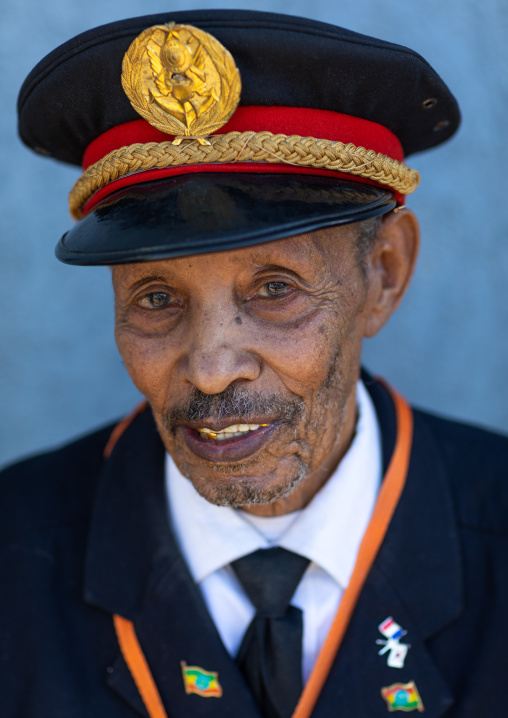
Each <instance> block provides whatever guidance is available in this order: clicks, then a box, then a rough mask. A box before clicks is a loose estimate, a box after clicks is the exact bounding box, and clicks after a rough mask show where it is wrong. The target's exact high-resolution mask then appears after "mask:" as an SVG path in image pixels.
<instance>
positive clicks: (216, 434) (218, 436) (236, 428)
mask: <svg viewBox="0 0 508 718" xmlns="http://www.w3.org/2000/svg"><path fill="white" fill-rule="evenodd" d="M260 426H268V424H232V425H231V426H226V428H225V429H221V430H220V431H214V430H213V429H208V428H207V427H203V428H202V429H198V431H199V433H200V434H201V435H202V436H203V435H205V436H206V437H207V438H208V439H215V440H216V441H223V440H224V439H233V438H235V437H237V436H243V434H246V433H247V432H248V431H256V429H259V427H260Z"/></svg>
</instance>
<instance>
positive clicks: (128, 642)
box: [113, 614, 168, 718]
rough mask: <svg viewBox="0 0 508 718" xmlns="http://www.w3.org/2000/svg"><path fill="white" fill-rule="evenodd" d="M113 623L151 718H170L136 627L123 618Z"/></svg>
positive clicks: (115, 619) (117, 617)
mask: <svg viewBox="0 0 508 718" xmlns="http://www.w3.org/2000/svg"><path fill="white" fill-rule="evenodd" d="M113 621H114V624H115V631H116V635H117V638H118V643H119V644H120V648H121V651H122V654H123V657H124V659H125V662H126V663H127V666H128V668H129V671H130V672H131V675H132V677H133V679H134V682H135V684H136V687H137V689H138V691H139V694H140V696H141V698H142V699H143V703H144V704H145V707H146V710H147V711H148V715H149V716H150V718H168V714H167V713H166V711H165V710H164V706H163V705H162V701H161V697H160V695H159V691H158V690H157V686H156V685H155V681H154V679H153V676H152V672H151V671H150V668H149V666H148V663H147V662H146V658H145V655H144V653H143V651H142V649H141V646H140V645H139V641H138V638H137V636H136V631H135V630H134V625H133V623H132V622H131V621H128V620H127V619H126V618H122V616H118V615H116V614H115V615H114V616H113Z"/></svg>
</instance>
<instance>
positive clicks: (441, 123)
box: [433, 120, 450, 132]
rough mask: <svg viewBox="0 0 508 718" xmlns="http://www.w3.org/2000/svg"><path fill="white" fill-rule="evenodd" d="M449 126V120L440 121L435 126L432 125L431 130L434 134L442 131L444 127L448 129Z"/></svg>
mask: <svg viewBox="0 0 508 718" xmlns="http://www.w3.org/2000/svg"><path fill="white" fill-rule="evenodd" d="M449 124H450V120H440V121H439V122H438V123H437V124H435V125H434V127H433V129H434V132H439V131H440V130H444V129H445V127H448V125H449Z"/></svg>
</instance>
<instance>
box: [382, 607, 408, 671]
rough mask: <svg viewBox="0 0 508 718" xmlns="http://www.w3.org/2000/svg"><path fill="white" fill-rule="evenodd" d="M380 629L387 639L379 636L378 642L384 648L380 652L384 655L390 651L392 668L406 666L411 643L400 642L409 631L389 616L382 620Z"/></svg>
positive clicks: (389, 657) (388, 661)
mask: <svg viewBox="0 0 508 718" xmlns="http://www.w3.org/2000/svg"><path fill="white" fill-rule="evenodd" d="M378 629H379V630H380V632H381V633H382V634H383V636H384V637H385V640H383V639H381V638H378V639H377V641H376V643H377V644H379V645H382V646H383V648H382V649H381V650H380V651H379V652H378V655H380V656H382V655H384V654H385V653H388V660H387V664H388V665H389V666H390V668H404V661H405V660H406V656H407V652H408V650H409V649H410V648H411V646H410V644H409V643H400V642H399V641H400V639H401V638H402V637H403V636H405V635H406V633H407V631H404V629H403V628H402V627H401V626H399V624H398V623H395V621H394V620H393V618H392V617H391V616H389V617H388V618H385V620H384V621H382V622H381V623H380V624H379V626H378Z"/></svg>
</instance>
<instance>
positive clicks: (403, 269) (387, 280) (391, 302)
mask: <svg viewBox="0 0 508 718" xmlns="http://www.w3.org/2000/svg"><path fill="white" fill-rule="evenodd" d="M419 247H420V228H419V225H418V220H417V219H416V217H415V215H414V214H413V212H411V210H409V209H401V210H400V211H398V212H397V211H396V212H390V214H388V215H387V216H386V217H385V218H384V219H383V223H382V225H381V229H380V230H379V233H378V239H377V241H376V242H375V244H374V246H373V247H372V249H371V251H370V252H369V254H368V256H367V257H366V263H367V272H368V278H369V306H370V313H369V316H368V318H367V322H366V325H365V333H364V335H365V336H366V337H373V336H374V335H375V334H377V333H378V331H379V330H380V329H381V327H383V326H384V325H385V324H386V322H387V321H388V319H389V318H390V317H391V315H392V314H393V312H394V311H395V310H396V309H397V307H398V306H399V304H400V302H401V300H402V297H403V296H404V294H405V292H406V289H407V288H408V286H409V283H410V281H411V277H412V275H413V271H414V268H415V265H416V259H417V257H418V250H419Z"/></svg>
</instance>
